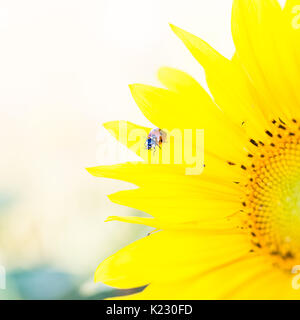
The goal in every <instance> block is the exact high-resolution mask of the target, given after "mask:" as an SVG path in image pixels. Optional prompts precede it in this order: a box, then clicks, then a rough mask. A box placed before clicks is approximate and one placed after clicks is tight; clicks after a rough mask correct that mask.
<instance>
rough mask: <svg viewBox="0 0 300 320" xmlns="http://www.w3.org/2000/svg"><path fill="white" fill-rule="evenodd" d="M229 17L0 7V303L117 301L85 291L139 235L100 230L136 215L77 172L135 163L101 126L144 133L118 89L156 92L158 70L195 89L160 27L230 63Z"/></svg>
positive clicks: (93, 4) (107, 1)
mask: <svg viewBox="0 0 300 320" xmlns="http://www.w3.org/2000/svg"><path fill="white" fill-rule="evenodd" d="M282 2H283V1H282ZM230 13H231V0H209V1H208V0H184V1H183V0H163V1H162V0H151V1H149V0H126V1H124V0H26V1H24V0H1V1H0V43H1V50H0V110H1V118H0V122H1V125H0V137H1V156H0V177H1V179H0V264H1V265H3V266H5V268H6V272H7V281H6V286H7V289H6V290H0V298H2V299H45V298H49V299H87V298H92V299H94V298H95V299H99V298H104V297H107V296H112V295H115V294H119V292H116V291H114V290H113V289H112V288H109V287H105V286H104V285H101V284H94V283H93V273H94V271H95V269H96V267H97V265H98V264H99V262H100V261H101V260H103V259H104V258H105V257H107V256H108V255H110V254H111V253H113V252H115V251H116V250H117V249H118V248H120V247H122V246H124V245H126V244H128V243H130V242H132V241H134V240H135V239H137V238H140V237H142V236H144V235H145V234H146V233H147V231H148V230H147V229H146V228H143V227H142V226H132V225H127V224H122V223H117V222H116V223H104V219H105V218H106V217H107V216H109V215H116V214H118V215H130V214H136V212H134V211H133V210H132V209H130V208H126V207H121V206H117V205H114V204H111V203H110V202H109V201H108V200H107V198H106V195H107V194H109V193H112V192H114V191H117V190H120V189H123V188H128V187H130V186H129V185H128V184H125V183H123V182H120V181H110V180H107V179H97V178H94V177H92V176H90V175H89V174H88V173H87V172H86V171H85V169H84V168H86V167H88V166H95V165H98V164H110V163H116V162H122V161H126V160H130V159H133V158H134V156H133V155H131V154H129V153H128V152H125V150H124V149H122V148H121V149H120V150H121V152H116V151H115V150H116V146H118V144H117V143H116V142H115V141H114V140H113V139H112V138H111V137H109V136H108V134H106V133H105V132H104V130H103V129H101V123H103V122H105V121H108V120H115V119H127V120H130V121H133V122H137V123H140V124H148V122H147V120H146V119H144V117H143V115H142V114H141V113H140V111H139V110H138V108H137V107H136V105H135V103H134V101H133V99H132V98H131V96H130V93H129V90H128V84H129V83H134V82H143V83H148V84H156V83H157V82H156V71H157V69H158V68H159V67H160V66H163V65H168V66H172V67H177V68H180V69H183V70H185V71H187V72H189V73H190V74H192V75H193V76H194V77H195V78H196V79H198V80H199V81H200V82H201V83H202V84H203V85H204V86H205V82H204V74H203V71H202V69H201V67H200V66H199V65H198V64H197V62H196V61H194V59H193V57H192V56H191V55H189V54H188V51H187V50H186V49H185V48H184V46H183V45H182V44H181V43H180V41H179V40H178V39H176V37H175V35H173V34H172V32H171V30H170V28H169V26H168V23H169V22H172V23H174V24H176V25H178V26H180V27H182V28H185V29H187V30H189V31H191V32H193V33H195V34H197V35H199V36H200V37H202V38H203V39H205V40H207V41H208V42H209V43H210V44H211V45H213V46H214V47H215V48H216V49H218V50H219V51H221V52H222V53H223V54H224V55H225V56H226V57H231V55H232V54H233V51H234V47H233V43H232V40H231V35H230ZM150 125H151V124H150ZM140 214H142V213H140Z"/></svg>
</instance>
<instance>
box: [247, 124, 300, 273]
mask: <svg viewBox="0 0 300 320" xmlns="http://www.w3.org/2000/svg"><path fill="white" fill-rule="evenodd" d="M296 123H297V122H296V120H293V125H292V129H293V130H292V131H288V130H287V128H286V127H285V126H283V125H279V127H276V129H275V132H276V134H271V133H270V132H268V133H269V135H270V137H271V139H270V140H271V143H268V144H264V143H260V144H257V148H258V154H257V155H256V156H255V157H253V162H252V165H251V168H250V181H249V184H247V186H246V188H247V199H246V201H245V202H244V203H243V205H244V207H245V209H246V210H244V211H245V212H246V213H247V214H248V219H247V223H248V228H249V230H250V233H251V236H252V241H253V243H254V244H255V246H256V247H258V248H260V249H262V250H265V251H266V252H268V253H269V254H270V255H272V256H273V257H274V258H275V260H276V262H275V263H277V264H279V265H280V266H281V267H284V268H285V269H289V270H290V268H292V267H293V266H294V265H295V263H296V262H297V259H298V260H299V262H300V136H299V134H298V131H299V128H298V126H296ZM278 128H279V129H278ZM280 129H281V131H279V133H278V130H280Z"/></svg>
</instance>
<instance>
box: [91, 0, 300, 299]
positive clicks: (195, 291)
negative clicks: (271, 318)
mask: <svg viewBox="0 0 300 320" xmlns="http://www.w3.org/2000/svg"><path fill="white" fill-rule="evenodd" d="M299 12H300V1H295V0H287V3H286V5H285V7H284V8H283V9H282V8H281V7H280V5H279V4H278V2H277V1H276V0H235V1H234V3H233V11H232V35H233V40H234V43H235V48H236V52H235V54H234V56H233V58H232V59H231V60H229V59H226V58H224V57H223V56H222V55H220V54H219V53H217V52H216V51H215V50H214V49H213V48H212V47H210V46H209V45H208V44H207V43H205V42H204V41H202V40H201V39H199V38H197V37H196V36H194V35H192V34H190V33H188V32H186V31H184V30H182V29H179V28H178V27H175V26H173V25H172V26H171V28H172V30H173V31H174V32H175V34H176V35H177V36H178V37H179V38H180V39H181V40H182V41H183V43H184V44H185V45H186V47H187V48H188V49H189V51H190V52H191V53H192V55H193V56H194V57H195V58H196V59H197V60H198V61H199V63H200V64H201V65H202V66H203V68H204V69H205V72H206V77H207V83H208V86H209V89H210V92H211V94H212V96H213V98H211V97H210V95H208V94H207V93H206V91H204V89H203V88H201V86H200V85H199V84H198V83H197V82H196V81H195V80H194V79H192V78H191V77H190V76H189V75H187V74H185V73H184V72H181V71H178V70H175V69H171V68H162V69H161V70H160V71H159V74H158V76H159V79H160V81H161V82H162V84H163V85H164V86H165V87H166V88H167V89H162V88H155V87H151V86H146V85H140V84H137V85H132V86H131V87H130V88H131V92H132V95H133V97H134V99H135V101H136V103H137V104H138V106H139V107H140V109H141V110H142V112H143V113H144V115H145V116H146V117H147V118H148V119H149V120H150V121H151V122H152V123H153V124H155V125H156V126H157V127H159V128H167V129H170V130H172V129H174V128H182V129H183V128H203V129H204V134H205V136H204V139H205V168H204V171H203V173H202V174H201V175H187V174H186V171H185V169H186V167H187V165H186V164H181V165H180V164H174V163H172V162H171V163H170V164H161V163H160V164H149V163H148V162H147V161H145V162H143V161H141V162H139V163H126V164H120V165H114V166H108V167H95V168H89V169H88V170H89V172H90V173H91V174H93V175H95V176H98V177H108V178H113V179H121V180H125V181H128V182H131V183H133V184H135V185H136V186H138V188H136V189H133V190H126V191H121V192H118V193H115V194H113V195H111V196H110V199H111V200H112V201H113V202H115V203H119V204H122V205H125V206H129V207H133V208H136V209H139V210H142V211H145V212H147V213H149V214H150V215H151V216H152V217H153V218H139V217H122V218H121V217H110V218H109V219H108V220H120V221H125V222H131V223H139V224H145V225H148V226H151V227H154V228H155V229H156V230H158V231H157V232H153V233H151V234H150V235H149V236H147V237H145V238H143V239H141V240H139V241H136V242H134V243H132V244H131V245H129V246H127V247H125V248H124V249H122V250H120V251H119V252H117V253H116V254H114V255H113V256H111V257H109V258H108V259H106V260H105V261H104V262H102V263H101V264H100V265H99V267H98V269H97V271H96V274H95V279H96V281H101V282H104V283H106V284H108V285H110V286H114V287H118V288H134V287H141V286H146V288H145V289H144V290H143V291H142V292H140V293H137V294H134V295H131V296H128V297H127V298H131V299H271V298H272V299H298V298H300V291H298V290H297V289H298V287H299V285H298V283H297V280H298V279H297V275H296V273H297V271H298V267H297V265H300V165H299V164H300V161H299V160H300V144H299V142H300V116H299V115H300V109H299V105H300V90H299V84H300V49H299V48H300V47H299V43H300V42H299V41H300V29H299V27H300V19H298V18H299V16H297V14H298V13H299ZM298 20H299V21H298ZM119 125H120V123H118V122H110V123H108V124H106V125H105V127H106V128H107V129H109V130H110V131H112V132H113V133H114V135H115V136H116V137H117V138H120V139H121V137H120V136H119ZM127 125H128V127H127V129H128V132H130V131H131V130H133V129H136V128H140V129H145V130H147V132H150V130H151V129H150V128H142V127H139V126H136V125H134V124H132V123H127ZM123 142H124V143H128V141H123ZM128 147H129V148H132V147H133V142H129V143H128ZM148 153H152V150H150V151H149V152H148ZM137 154H139V155H141V151H139V152H137ZM142 156H143V155H142ZM143 157H144V156H143ZM144 159H145V157H144ZM293 272H294V273H293Z"/></svg>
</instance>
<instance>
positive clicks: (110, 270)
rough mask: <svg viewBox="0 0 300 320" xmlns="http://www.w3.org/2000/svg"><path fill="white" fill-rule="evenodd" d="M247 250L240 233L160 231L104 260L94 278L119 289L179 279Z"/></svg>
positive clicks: (233, 257) (247, 245) (242, 253)
mask: <svg viewBox="0 0 300 320" xmlns="http://www.w3.org/2000/svg"><path fill="white" fill-rule="evenodd" d="M248 251H249V244H248V242H247V241H245V237H244V236H241V235H231V236H228V235H201V234H199V232H193V231H191V230H189V231H188V232H184V231H178V230H177V231H161V232H157V233H153V234H151V235H150V236H148V237H145V238H143V239H141V240H138V241H136V242H134V243H133V244H131V245H129V246H127V247H125V248H123V249H121V250H120V251H118V252H117V253H116V254H114V255H113V256H111V257H109V258H108V259H106V260H105V261H103V262H102V263H101V264H100V265H99V267H98V269H97V271H96V274H95V281H102V282H104V283H106V284H107V285H110V286H114V287H118V288H133V287H139V286H143V285H146V284H148V283H151V282H153V281H160V282H166V281H170V280H171V279H173V280H174V281H176V279H180V278H186V276H191V275H194V276H195V275H196V274H198V273H199V272H201V271H202V270H207V269H209V268H211V267H213V266H216V265H218V264H220V263H225V262H228V261H231V260H233V259H235V258H237V257H240V256H241V255H244V254H246V253H247V252H248ZM200 253H201V254H200ZM220 253H222V254H220Z"/></svg>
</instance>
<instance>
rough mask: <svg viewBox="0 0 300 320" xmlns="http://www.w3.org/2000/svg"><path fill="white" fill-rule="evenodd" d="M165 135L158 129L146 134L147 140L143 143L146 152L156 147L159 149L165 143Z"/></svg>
mask: <svg viewBox="0 0 300 320" xmlns="http://www.w3.org/2000/svg"><path fill="white" fill-rule="evenodd" d="M166 140H167V134H166V132H164V131H163V130H161V129H159V128H155V129H153V130H151V131H150V133H149V134H148V137H147V140H146V142H145V146H146V148H147V149H148V150H154V151H155V149H156V147H159V148H160V146H161V145H162V144H163V143H164V142H166Z"/></svg>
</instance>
